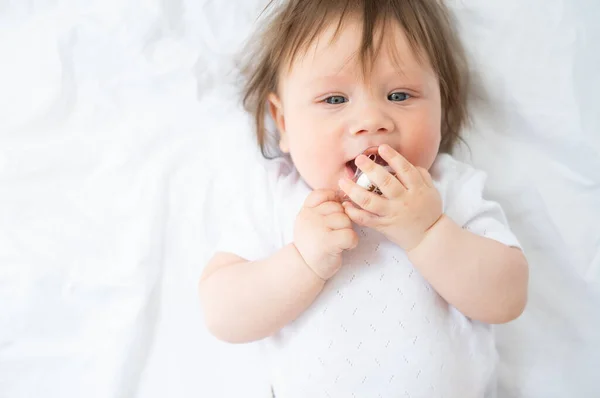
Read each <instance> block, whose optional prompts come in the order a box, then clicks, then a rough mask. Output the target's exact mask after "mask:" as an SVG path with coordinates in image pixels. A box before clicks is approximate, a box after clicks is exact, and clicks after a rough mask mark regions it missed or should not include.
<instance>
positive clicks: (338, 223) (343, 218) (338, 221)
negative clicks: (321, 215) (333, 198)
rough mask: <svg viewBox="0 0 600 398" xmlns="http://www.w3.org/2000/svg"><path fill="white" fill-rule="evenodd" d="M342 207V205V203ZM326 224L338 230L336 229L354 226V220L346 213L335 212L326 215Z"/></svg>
mask: <svg viewBox="0 0 600 398" xmlns="http://www.w3.org/2000/svg"><path fill="white" fill-rule="evenodd" d="M340 207H341V205H340ZM325 224H326V225H327V227H328V228H330V229H333V230H336V229H344V228H352V221H351V220H350V218H348V216H347V215H346V213H344V212H343V210H342V213H334V214H330V215H328V216H325Z"/></svg>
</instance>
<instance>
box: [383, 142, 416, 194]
mask: <svg viewBox="0 0 600 398" xmlns="http://www.w3.org/2000/svg"><path fill="white" fill-rule="evenodd" d="M379 154H380V155H381V157H382V158H383V160H385V161H386V162H387V163H388V164H389V165H390V166H391V167H392V169H394V171H395V172H396V177H397V178H398V179H399V180H400V182H402V184H403V185H404V186H405V187H406V188H407V189H411V188H414V187H416V186H419V185H422V184H423V177H422V176H421V173H419V171H418V170H417V168H416V167H414V166H413V165H412V164H411V163H410V162H409V161H408V160H406V158H405V157H404V156H402V155H400V154H399V153H398V152H396V151H395V150H394V149H393V148H392V147H390V146H389V145H382V146H380V147H379Z"/></svg>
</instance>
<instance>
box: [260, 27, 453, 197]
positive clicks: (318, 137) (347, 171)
mask: <svg viewBox="0 0 600 398" xmlns="http://www.w3.org/2000/svg"><path fill="white" fill-rule="evenodd" d="M335 27H336V26H335V25H333V26H331V27H330V28H329V29H328V30H326V31H325V32H324V33H323V34H322V35H321V36H320V37H319V38H318V40H315V42H314V44H313V45H312V46H311V47H309V48H308V51H307V52H306V53H305V54H302V55H300V56H298V57H297V58H296V60H295V61H294V63H293V64H292V66H291V69H290V70H289V72H288V71H287V69H284V70H283V71H282V75H281V76H280V86H279V96H277V95H275V94H273V95H272V96H271V98H270V100H271V112H272V114H274V118H275V121H276V124H277V127H278V129H279V132H280V134H281V137H280V138H281V140H280V147H281V149H282V150H283V151H284V152H286V153H289V154H290V156H291V158H292V160H293V162H294V165H295V166H296V168H297V170H298V172H299V173H300V175H301V176H302V178H303V179H304V180H305V181H306V183H307V184H308V185H309V186H310V187H311V188H313V189H337V188H338V181H339V180H340V178H342V177H350V178H351V177H352V176H353V175H354V171H355V166H354V162H353V161H354V159H355V158H356V157H357V156H358V155H359V154H360V153H361V152H363V151H364V150H365V149H366V148H368V147H372V146H378V145H382V144H388V145H390V146H391V147H392V148H394V149H396V150H397V151H398V152H399V153H401V154H402V155H403V156H404V157H406V158H407V159H408V160H409V161H410V162H411V163H413V164H414V165H416V166H421V167H423V168H426V169H429V168H430V167H431V165H432V164H433V161H434V160H435V157H436V156H437V152H438V148H439V145H440V140H441V132H440V128H441V102H440V90H439V83H438V80H437V78H436V76H435V74H434V72H433V70H432V69H431V67H430V66H429V64H428V63H427V61H420V60H419V59H417V57H416V56H415V54H413V51H412V50H411V48H410V45H409V43H408V40H407V38H406V36H405V34H404V32H403V30H402V29H401V28H400V27H399V26H394V27H391V26H390V27H389V28H388V29H387V30H386V32H385V35H386V36H385V37H384V38H383V43H382V46H381V51H380V52H379V54H378V56H377V58H376V59H375V60H374V63H373V65H372V68H370V69H369V70H368V74H367V76H366V77H365V76H363V71H362V65H361V63H360V60H359V56H358V51H359V49H358V43H360V42H361V30H362V26H361V23H360V21H359V20H358V19H357V20H355V21H352V22H350V21H348V22H347V23H346V24H345V27H344V29H343V30H342V31H341V32H340V33H339V36H338V38H337V39H336V40H335V41H333V42H331V38H332V35H333V33H334V31H335ZM391 48H393V49H394V50H393V51H390V49H391ZM394 54H395V55H396V57H394Z"/></svg>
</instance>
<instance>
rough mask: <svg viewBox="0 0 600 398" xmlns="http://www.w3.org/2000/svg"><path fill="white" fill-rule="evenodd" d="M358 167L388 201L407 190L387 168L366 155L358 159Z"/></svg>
mask: <svg viewBox="0 0 600 398" xmlns="http://www.w3.org/2000/svg"><path fill="white" fill-rule="evenodd" d="M356 167H358V168H359V169H360V170H362V172H363V173H365V175H366V176H367V177H368V178H369V180H371V182H373V183H374V184H375V185H377V188H379V190H380V191H381V193H383V194H384V195H385V197H386V198H388V199H392V198H396V197H398V196H400V195H401V194H402V193H403V192H404V191H405V190H406V188H405V187H404V186H403V185H402V183H401V182H400V181H399V180H398V179H397V178H396V177H395V176H394V175H393V174H391V173H390V172H389V171H388V170H386V169H385V167H383V166H381V165H378V164H377V163H375V162H374V161H372V160H371V159H369V158H368V157H366V156H364V155H360V156H359V157H358V158H356Z"/></svg>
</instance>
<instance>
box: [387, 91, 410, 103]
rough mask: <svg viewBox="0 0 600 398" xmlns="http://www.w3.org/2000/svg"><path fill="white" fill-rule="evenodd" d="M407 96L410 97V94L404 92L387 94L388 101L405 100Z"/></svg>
mask: <svg viewBox="0 0 600 398" xmlns="http://www.w3.org/2000/svg"><path fill="white" fill-rule="evenodd" d="M409 98H410V95H409V94H406V93H392V94H390V95H389V96H388V99H389V100H390V101H396V102H402V101H406V100H407V99H409Z"/></svg>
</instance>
